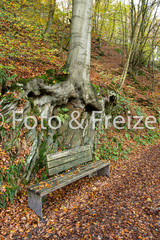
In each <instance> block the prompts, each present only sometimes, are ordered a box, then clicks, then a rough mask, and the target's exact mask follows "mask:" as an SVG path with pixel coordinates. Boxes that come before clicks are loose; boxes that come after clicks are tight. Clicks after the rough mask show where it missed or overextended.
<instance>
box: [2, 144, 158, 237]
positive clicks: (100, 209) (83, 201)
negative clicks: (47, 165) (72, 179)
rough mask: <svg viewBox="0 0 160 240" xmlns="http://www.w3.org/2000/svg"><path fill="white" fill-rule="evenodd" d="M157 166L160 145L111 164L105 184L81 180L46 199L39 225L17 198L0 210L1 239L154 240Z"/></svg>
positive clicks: (23, 199) (96, 179)
mask: <svg viewBox="0 0 160 240" xmlns="http://www.w3.org/2000/svg"><path fill="white" fill-rule="evenodd" d="M159 162H160V144H157V145H154V146H148V147H146V146H143V147H140V148H137V151H136V152H135V153H134V154H131V155H130V157H129V159H124V160H121V161H117V162H114V161H113V162H111V177H110V178H109V179H108V178H107V177H94V178H92V179H89V178H84V179H82V180H80V181H78V182H76V183H73V184H71V185H69V186H67V187H65V188H63V189H60V190H58V191H55V192H54V193H52V194H50V195H49V197H48V202H47V204H46V205H44V216H45V219H44V220H43V221H40V220H39V219H38V217H37V216H36V215H35V214H34V213H33V211H32V210H31V209H29V208H28V206H27V196H26V195H24V196H23V197H22V196H21V197H20V198H19V199H17V200H16V201H15V202H14V205H13V206H10V209H7V211H5V210H2V211H1V213H0V218H1V221H0V228H1V234H2V235H3V236H5V237H7V239H41V240H43V239H74V240H75V239H93V240H94V239H126V240H128V239H133V240H136V239H145V240H147V239H156V240H157V239H159V236H160V215H159V214H160V188H159V186H160V179H159V172H160V164H159ZM11 219H12V221H11ZM2 239H3V238H2ZM4 239H5V238H4Z"/></svg>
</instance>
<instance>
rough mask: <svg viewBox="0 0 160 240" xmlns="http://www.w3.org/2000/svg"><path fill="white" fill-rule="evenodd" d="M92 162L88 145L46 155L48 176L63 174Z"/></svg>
mask: <svg viewBox="0 0 160 240" xmlns="http://www.w3.org/2000/svg"><path fill="white" fill-rule="evenodd" d="M91 160H92V151H91V147H90V145H86V146H82V147H77V148H73V149H71V150H67V151H63V152H58V153H54V154H49V155H47V167H48V175H49V176H53V175H54V174H57V173H60V172H63V171H65V170H67V169H70V168H72V167H76V166H77V165H80V164H83V163H87V162H89V161H91Z"/></svg>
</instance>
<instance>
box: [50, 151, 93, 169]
mask: <svg viewBox="0 0 160 240" xmlns="http://www.w3.org/2000/svg"><path fill="white" fill-rule="evenodd" d="M84 157H88V159H87V162H89V161H91V160H92V153H91V151H84V152H80V153H76V154H75V155H72V156H66V157H63V158H61V159H56V160H53V161H49V162H47V167H48V169H50V168H53V167H57V166H59V165H63V164H65V163H67V162H72V161H74V160H78V159H82V158H84ZM71 165H72V164H71ZM71 167H72V166H71Z"/></svg>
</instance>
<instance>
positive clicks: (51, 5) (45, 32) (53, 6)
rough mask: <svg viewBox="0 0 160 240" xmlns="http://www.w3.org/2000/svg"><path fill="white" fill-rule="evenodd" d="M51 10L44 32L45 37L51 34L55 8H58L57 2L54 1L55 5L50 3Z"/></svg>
mask: <svg viewBox="0 0 160 240" xmlns="http://www.w3.org/2000/svg"><path fill="white" fill-rule="evenodd" d="M49 8H50V10H49V15H48V21H47V26H46V29H45V31H44V35H47V34H48V33H49V32H50V29H51V26H52V23H53V16H54V12H55V8H56V0H54V3H52V1H51V3H50V7H49Z"/></svg>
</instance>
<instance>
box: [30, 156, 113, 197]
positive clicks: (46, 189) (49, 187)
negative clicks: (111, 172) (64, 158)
mask: <svg viewBox="0 0 160 240" xmlns="http://www.w3.org/2000/svg"><path fill="white" fill-rule="evenodd" d="M108 165H109V163H104V162H102V161H100V160H99V161H96V162H92V163H88V164H86V165H84V166H82V167H81V168H79V172H78V169H77V170H71V171H70V172H67V173H65V174H64V176H60V177H58V178H56V177H54V178H52V179H50V181H48V180H46V181H43V182H40V183H38V184H35V185H32V186H30V187H29V188H28V189H29V190H30V191H33V192H35V193H36V194H38V195H40V196H42V197H43V196H45V195H47V194H48V193H50V192H53V191H55V190H57V189H59V188H61V187H64V186H66V185H68V184H70V183H72V182H75V181H77V180H79V179H81V178H83V177H85V176H88V175H89V174H91V173H93V172H95V171H97V170H99V169H101V168H103V167H106V166H108Z"/></svg>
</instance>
